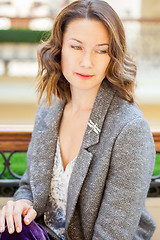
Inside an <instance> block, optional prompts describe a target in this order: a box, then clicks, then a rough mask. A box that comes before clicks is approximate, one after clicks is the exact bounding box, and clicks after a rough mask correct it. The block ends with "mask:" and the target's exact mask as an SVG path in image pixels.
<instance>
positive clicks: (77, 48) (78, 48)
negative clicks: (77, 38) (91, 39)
mask: <svg viewBox="0 0 160 240" xmlns="http://www.w3.org/2000/svg"><path fill="white" fill-rule="evenodd" d="M71 48H73V49H75V50H82V48H81V47H80V46H73V45H72V46H71Z"/></svg>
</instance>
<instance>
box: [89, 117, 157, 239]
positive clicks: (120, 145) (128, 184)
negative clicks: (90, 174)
mask: <svg viewBox="0 0 160 240" xmlns="http://www.w3.org/2000/svg"><path fill="white" fill-rule="evenodd" d="M154 161H155V147H154V141H153V138H152V134H151V131H150V128H149V126H148V123H147V122H146V121H145V120H144V119H141V118H140V119H136V120H133V121H132V122H130V123H128V124H127V125H126V126H125V127H123V129H122V130H121V132H120V134H119V135H118V137H117V139H116V141H115V144H114V147H113V152H112V158H111V163H110V170H109V175H108V177H107V180H106V187H105V191H104V195H103V199H102V202H101V206H100V209H99V213H98V217H97V220H96V223H95V227H94V233H93V238H92V239H93V240H101V239H103V240H122V239H123V240H132V239H133V237H134V234H135V232H136V229H137V227H138V224H139V221H140V217H141V214H142V211H143V209H144V205H145V199H146V196H147V193H148V189H149V185H150V181H151V176H152V172H153V168H154ZM147 239H149V238H147Z"/></svg>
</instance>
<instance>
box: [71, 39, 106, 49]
mask: <svg viewBox="0 0 160 240" xmlns="http://www.w3.org/2000/svg"><path fill="white" fill-rule="evenodd" d="M70 40H73V41H76V42H78V43H81V44H82V43H83V42H81V41H80V40H78V39H75V38H71V39H69V41H70ZM96 46H98V47H100V46H109V43H100V44H97V45H96Z"/></svg>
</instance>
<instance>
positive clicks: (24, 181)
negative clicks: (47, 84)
mask: <svg viewBox="0 0 160 240" xmlns="http://www.w3.org/2000/svg"><path fill="white" fill-rule="evenodd" d="M45 114H46V107H45V106H44V100H42V102H41V104H40V106H39V108H38V110H37V113H36V118H35V124H34V129H33V132H32V138H31V141H30V144H29V147H28V151H27V169H26V171H25V173H24V175H23V176H22V178H21V181H20V186H19V188H18V190H17V191H16V192H15V194H14V201H16V200H19V199H22V198H23V199H28V200H30V201H33V196H32V191H31V187H30V161H31V159H32V145H33V144H34V136H35V135H36V132H37V131H38V128H39V123H40V122H41V119H43V117H44V116H45Z"/></svg>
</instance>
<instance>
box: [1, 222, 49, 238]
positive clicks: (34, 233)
mask: <svg viewBox="0 0 160 240" xmlns="http://www.w3.org/2000/svg"><path fill="white" fill-rule="evenodd" d="M1 239H2V240H9V239H11V240H50V238H49V237H48V235H47V233H46V231H45V230H44V229H43V228H42V227H41V226H40V225H39V224H38V223H36V222H35V221H32V222H31V224H29V225H28V226H27V225H25V223H24V222H23V221H22V232H20V233H17V232H14V233H13V234H9V233H8V229H7V227H6V229H5V232H4V233H0V240H1Z"/></svg>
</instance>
